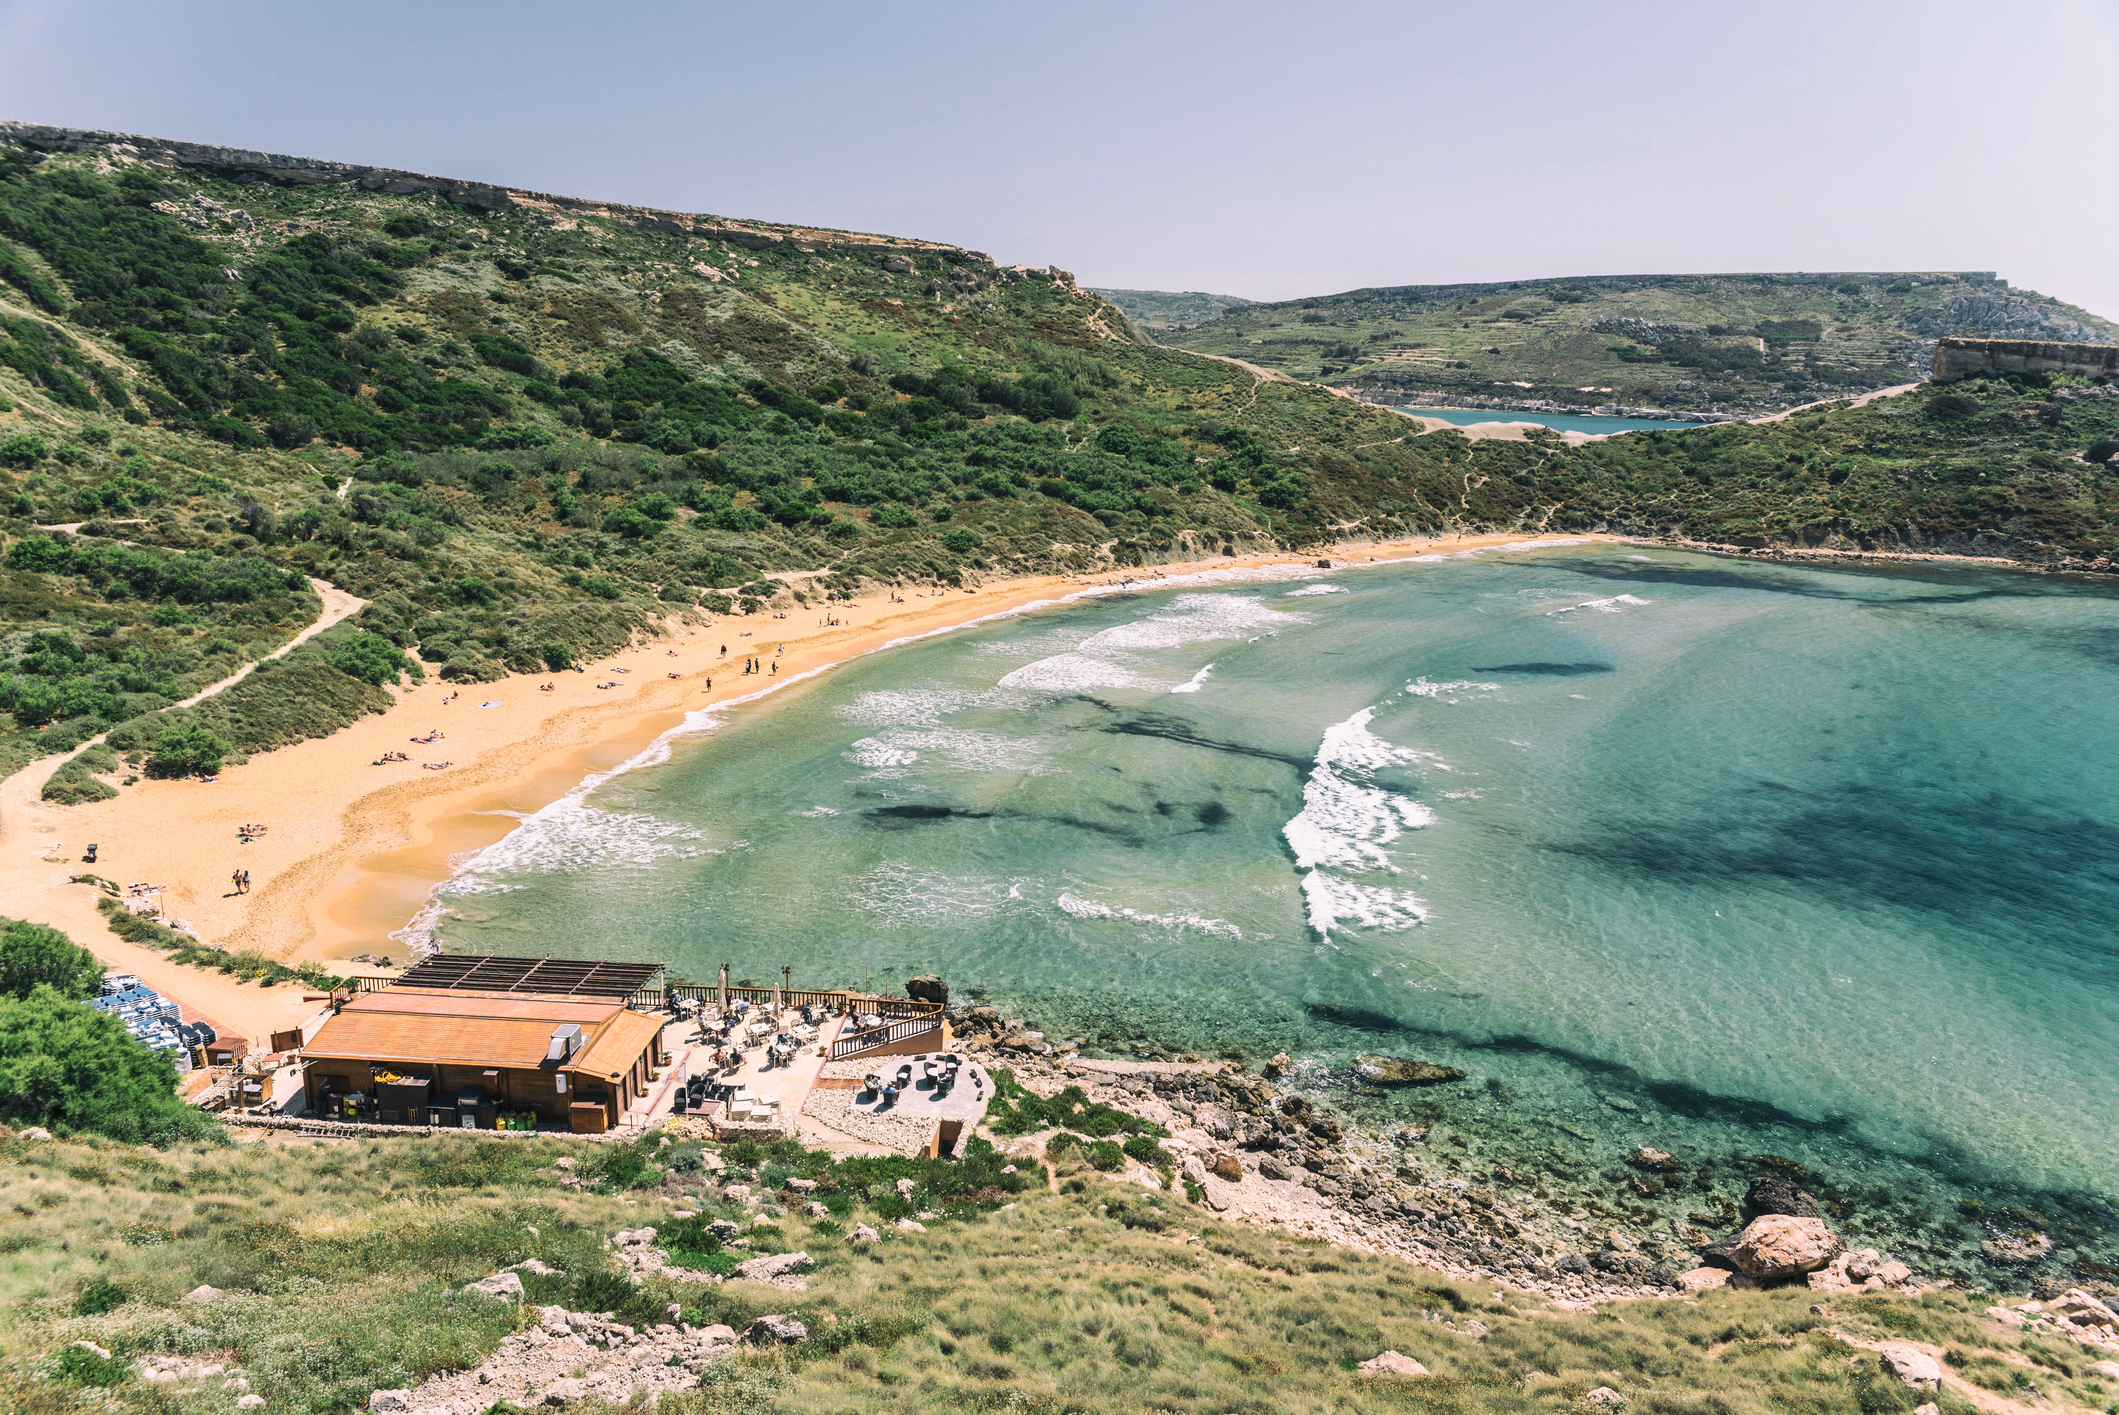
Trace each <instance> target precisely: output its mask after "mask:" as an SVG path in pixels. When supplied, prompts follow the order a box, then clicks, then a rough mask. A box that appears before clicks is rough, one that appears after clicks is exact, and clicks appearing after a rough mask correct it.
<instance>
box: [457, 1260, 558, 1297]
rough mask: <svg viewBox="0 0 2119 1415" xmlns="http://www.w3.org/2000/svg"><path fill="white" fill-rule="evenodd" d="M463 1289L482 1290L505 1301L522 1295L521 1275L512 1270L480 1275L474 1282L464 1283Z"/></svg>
mask: <svg viewBox="0 0 2119 1415" xmlns="http://www.w3.org/2000/svg"><path fill="white" fill-rule="evenodd" d="M539 1266H540V1267H542V1266H543V1264H539ZM464 1291H466V1292H483V1293H484V1294H485V1295H486V1296H488V1297H497V1298H499V1299H500V1300H501V1301H503V1302H506V1301H510V1300H512V1299H513V1298H517V1297H520V1296H522V1277H521V1275H520V1274H518V1273H512V1272H505V1273H495V1274H493V1276H491V1277H482V1278H480V1279H479V1280H478V1281H476V1282H467V1283H465V1284H464Z"/></svg>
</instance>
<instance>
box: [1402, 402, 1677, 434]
mask: <svg viewBox="0 0 2119 1415" xmlns="http://www.w3.org/2000/svg"><path fill="white" fill-rule="evenodd" d="M1398 411H1399V412H1401V413H1418V414H1419V415H1420V416H1421V417H1423V418H1440V419H1442V421H1444V422H1446V423H1455V424H1456V425H1457V426H1458V427H1470V426H1471V425H1472V424H1473V423H1537V424H1538V425H1540V426H1541V427H1549V428H1553V429H1555V430H1557V431H1559V432H1593V433H1600V434H1601V433H1612V432H1641V431H1644V430H1648V429H1658V430H1661V431H1663V432H1686V431H1689V430H1691V429H1693V428H1696V427H1706V426H1708V424H1706V423H1685V422H1673V421H1671V420H1669V419H1667V418H1610V417H1603V416H1600V415H1598V414H1596V413H1521V412H1516V411H1514V410H1513V409H1507V410H1504V409H1497V408H1400V409H1399V410H1398Z"/></svg>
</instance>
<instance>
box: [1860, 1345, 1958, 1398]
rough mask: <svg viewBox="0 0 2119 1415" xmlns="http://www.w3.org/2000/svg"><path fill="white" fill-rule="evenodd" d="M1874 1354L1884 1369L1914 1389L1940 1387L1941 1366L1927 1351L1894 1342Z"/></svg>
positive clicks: (1937, 1389)
mask: <svg viewBox="0 0 2119 1415" xmlns="http://www.w3.org/2000/svg"><path fill="white" fill-rule="evenodd" d="M1876 1355H1877V1359H1878V1360H1879V1361H1880V1362H1881V1363H1882V1365H1883V1368H1884V1369H1885V1370H1886V1371H1888V1372H1890V1373H1891V1374H1892V1375H1894V1376H1896V1377H1898V1378H1899V1379H1900V1380H1902V1381H1904V1382H1905V1383H1906V1384H1907V1385H1909V1386H1912V1387H1913V1388H1914V1389H1915V1390H1935V1391H1939V1390H1941V1389H1942V1366H1941V1365H1940V1364H1938V1363H1937V1361H1936V1360H1935V1358H1934V1357H1933V1356H1930V1355H1929V1354H1928V1353H1927V1352H1925V1351H1922V1350H1920V1349H1918V1348H1917V1347H1912V1346H1900V1345H1895V1344H1894V1345H1890V1346H1885V1347H1882V1348H1881V1349H1879V1350H1878V1351H1877V1353H1876Z"/></svg>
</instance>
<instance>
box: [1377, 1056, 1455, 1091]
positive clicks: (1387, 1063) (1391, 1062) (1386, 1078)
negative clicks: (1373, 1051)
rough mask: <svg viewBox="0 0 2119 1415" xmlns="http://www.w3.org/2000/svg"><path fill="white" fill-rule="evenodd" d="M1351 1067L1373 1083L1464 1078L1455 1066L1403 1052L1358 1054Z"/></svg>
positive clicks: (1427, 1082) (1424, 1083) (1435, 1082)
mask: <svg viewBox="0 0 2119 1415" xmlns="http://www.w3.org/2000/svg"><path fill="white" fill-rule="evenodd" d="M1354 1070H1355V1071H1356V1072H1357V1073H1358V1074H1359V1075H1360V1077H1361V1079H1362V1080H1364V1081H1367V1082H1369V1083H1370V1084H1371V1085H1376V1086H1439V1085H1442V1084H1443V1083H1444V1082H1448V1081H1462V1080H1463V1079H1464V1073H1463V1072H1462V1071H1459V1070H1458V1069H1457V1068H1456V1067H1454V1066H1437V1065H1435V1064H1434V1063H1433V1062H1431V1061H1415V1060H1414V1059H1412V1058H1411V1057H1405V1056H1375V1055H1369V1056H1357V1057H1355V1058H1354Z"/></svg>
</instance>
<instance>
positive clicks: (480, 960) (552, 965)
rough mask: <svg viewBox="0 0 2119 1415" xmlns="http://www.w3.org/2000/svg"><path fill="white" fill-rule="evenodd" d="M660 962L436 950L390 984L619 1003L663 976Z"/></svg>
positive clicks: (404, 986) (394, 985) (393, 985)
mask: <svg viewBox="0 0 2119 1415" xmlns="http://www.w3.org/2000/svg"><path fill="white" fill-rule="evenodd" d="M663 967H664V965H663V964H661V963H605V962H595V961H591V960H585V959H579V958H497V957H486V956H483V955H479V954H463V953H458V954H446V953H445V954H436V955H435V956H434V957H431V958H428V959H426V960H425V961H423V962H421V963H418V964H415V965H414V966H413V967H411V968H408V969H406V970H405V972H404V973H403V974H402V975H401V976H399V977H398V978H397V980H396V981H395V982H393V983H392V984H391V987H393V988H430V989H447V990H450V991H460V992H534V993H544V994H547V995H551V996H559V997H601V998H611V999H613V1000H617V1001H623V1000H624V999H626V998H629V997H631V996H632V995H633V994H634V993H636V992H638V991H640V990H641V989H642V988H644V987H646V986H648V985H649V984H650V983H652V982H654V981H655V979H657V978H659V977H660V976H661V975H662V970H663Z"/></svg>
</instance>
